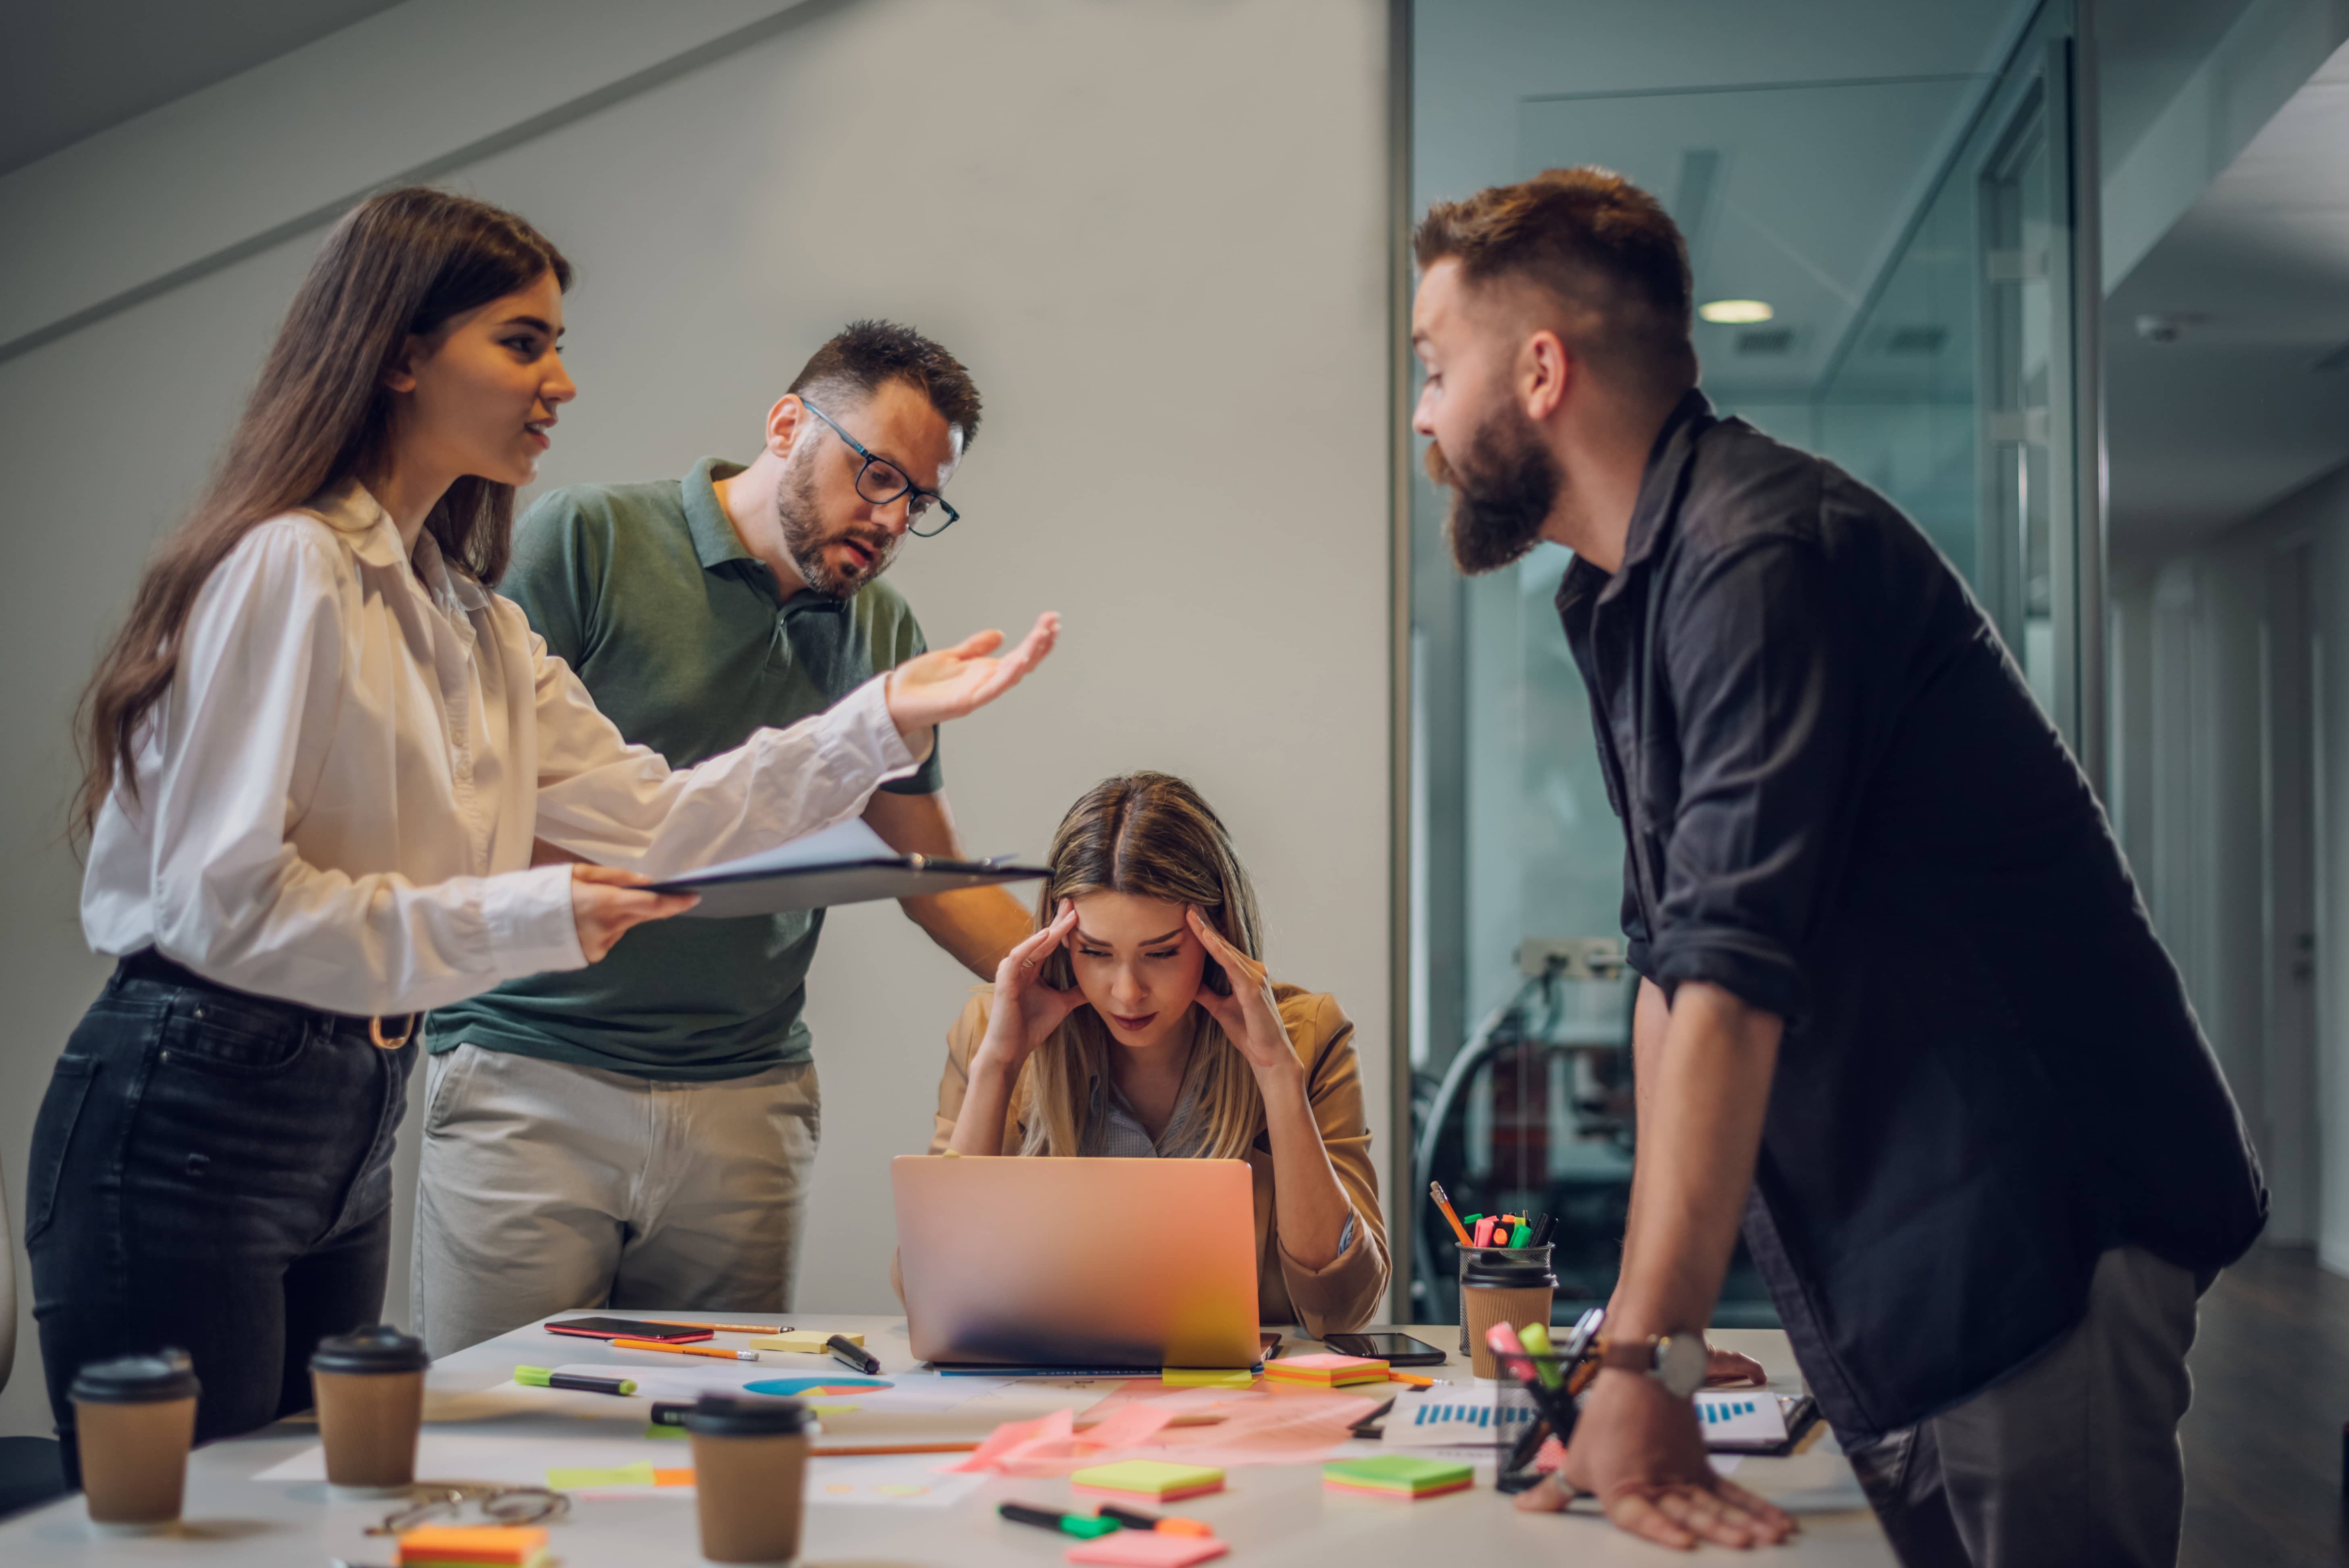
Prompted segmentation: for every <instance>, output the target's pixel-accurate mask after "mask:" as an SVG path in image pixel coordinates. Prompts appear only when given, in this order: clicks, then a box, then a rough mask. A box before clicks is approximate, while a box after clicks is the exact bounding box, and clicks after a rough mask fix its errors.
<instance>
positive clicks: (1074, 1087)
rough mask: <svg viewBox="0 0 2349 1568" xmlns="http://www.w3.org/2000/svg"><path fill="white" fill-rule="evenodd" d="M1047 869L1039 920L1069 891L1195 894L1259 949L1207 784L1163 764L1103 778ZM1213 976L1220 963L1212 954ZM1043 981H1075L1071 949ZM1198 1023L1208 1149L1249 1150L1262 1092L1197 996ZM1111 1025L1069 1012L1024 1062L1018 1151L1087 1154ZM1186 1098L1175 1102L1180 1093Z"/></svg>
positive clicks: (1233, 1155) (1234, 938) (1216, 918)
mask: <svg viewBox="0 0 2349 1568" xmlns="http://www.w3.org/2000/svg"><path fill="white" fill-rule="evenodd" d="M1046 863H1047V865H1048V866H1049V867H1050V871H1051V875H1050V877H1048V878H1046V879H1045V882H1044V887H1043V891H1042V892H1040V893H1039V894H1037V898H1036V921H1037V923H1038V924H1039V925H1043V924H1046V923H1050V920H1051V918H1052V915H1053V913H1054V912H1055V911H1057V910H1058V909H1059V908H1060V906H1061V900H1062V899H1064V898H1083V897H1085V896H1086V895H1087V894H1089V893H1096V892H1122V893H1130V894H1132V895H1133V896H1134V897H1136V898H1156V899H1164V900H1166V901H1167V902H1168V903H1186V904H1195V905H1197V906H1198V910H1199V913H1200V914H1201V915H1203V916H1205V917H1206V921H1207V923H1209V924H1210V925H1213V926H1214V927H1215V928H1216V930H1217V931H1219V932H1221V933H1222V934H1223V937H1224V940H1225V941H1226V942H1228V943H1230V944H1232V945H1233V946H1234V947H1237V948H1238V949H1239V950H1240V951H1241V952H1242V953H1245V954H1247V955H1248V956H1249V957H1251V958H1260V957H1262V956H1263V947H1262V938H1261V934H1260V932H1261V928H1260V927H1259V925H1258V923H1257V912H1256V892H1255V891H1254V890H1253V889H1251V888H1250V887H1249V886H1248V879H1247V870H1246V869H1245V868H1243V867H1242V866H1241V864H1240V860H1239V856H1238V855H1237V854H1236V853H1234V852H1233V851H1232V841H1231V836H1230V835H1229V834H1228V833H1226V831H1225V830H1224V824H1223V821H1222V820H1221V819H1219V818H1218V817H1216V813H1215V812H1214V811H1213V810H1210V809H1209V808H1208V806H1207V802H1206V800H1204V799H1200V797H1199V792H1198V791H1197V790H1196V789H1192V788H1191V786H1190V785H1188V784H1186V783H1185V782H1184V781H1183V780H1182V779H1177V778H1174V776H1172V775H1171V774H1165V773H1127V774H1122V775H1120V776H1119V777H1117V778H1114V779H1102V781H1101V782H1100V783H1098V784H1096V785H1094V786H1093V787H1092V789H1088V790H1086V791H1085V793H1084V796H1083V798H1082V799H1079V800H1078V801H1077V803H1076V804H1075V805H1073V806H1071V807H1070V808H1069V814H1068V815H1067V816H1065V817H1063V818H1061V825H1060V827H1059V829H1058V830H1055V831H1054V833H1053V834H1052V852H1051V854H1050V857H1049V859H1048V861H1047V862H1046ZM1207 963H1208V968H1209V971H1210V974H1211V975H1212V974H1214V973H1218V972H1219V971H1218V970H1217V968H1216V963H1215V960H1214V959H1212V958H1210V959H1209V960H1208V961H1207ZM1043 978H1044V980H1045V983H1046V984H1048V985H1052V986H1053V987H1055V988H1056V989H1059V990H1063V991H1065V990H1068V989H1069V988H1070V987H1071V986H1073V985H1075V984H1076V973H1075V971H1074V970H1073V969H1072V968H1071V965H1070V963H1069V950H1068V949H1067V948H1066V947H1057V948H1054V949H1053V950H1052V952H1051V953H1050V955H1048V956H1047V957H1046V958H1045V960H1044V967H1043ZM1192 1008H1193V1012H1194V1015H1195V1016H1194V1020H1193V1023H1194V1026H1195V1029H1196V1031H1197V1033H1196V1035H1195V1045H1194V1046H1193V1047H1192V1050H1191V1060H1190V1065H1189V1067H1188V1068H1187V1069H1186V1070H1185V1074H1184V1087H1185V1090H1187V1089H1188V1088H1189V1087H1190V1085H1191V1084H1192V1082H1193V1081H1194V1080H1196V1081H1197V1083H1198V1086H1199V1105H1200V1109H1201V1111H1202V1113H1203V1114H1204V1115H1205V1117H1206V1138H1205V1140H1204V1144H1203V1146H1202V1147H1201V1149H1200V1150H1199V1152H1200V1154H1201V1155H1202V1156H1203V1157H1205V1158H1207V1159H1210V1160H1238V1159H1242V1158H1245V1157H1246V1155H1247V1148H1248V1145H1249V1144H1250V1143H1251V1142H1253V1141H1254V1140H1255V1138H1256V1135H1257V1130H1259V1129H1261V1128H1262V1127H1263V1125H1264V1096H1263V1094H1262V1093H1261V1092H1260V1091H1259V1090H1258V1089H1257V1085H1256V1074H1255V1073H1254V1072H1253V1071H1251V1070H1250V1069H1249V1068H1248V1065H1247V1057H1243V1056H1241V1055H1240V1051H1239V1047H1237V1046H1235V1045H1233V1044H1232V1042H1231V1041H1230V1039H1229V1038H1228V1037H1226V1036H1225V1034H1224V1031H1223V1027H1222V1026H1220V1025H1218V1024H1217V1023H1216V1020H1215V1018H1214V1017H1213V1016H1211V1015H1210V1014H1209V1013H1208V1012H1207V1010H1206V1008H1204V1007H1201V1006H1199V1005H1198V1004H1197V1003H1193V1004H1192ZM1110 1049H1111V1045H1110V1038H1109V1030H1108V1028H1107V1026H1104V1025H1103V1024H1102V1021H1101V1018H1100V1017H1099V1016H1097V1015H1096V1014H1095V1013H1094V1012H1093V1010H1092V1008H1091V1007H1080V1008H1078V1009H1077V1010H1076V1011H1075V1012H1073V1013H1071V1014H1070V1015H1069V1016H1068V1018H1067V1019H1066V1021H1064V1022H1063V1023H1062V1024H1061V1026H1060V1027H1059V1028H1057V1029H1055V1030H1054V1031H1053V1032H1052V1034H1051V1037H1050V1038H1049V1039H1047V1040H1046V1041H1045V1042H1044V1043H1043V1044H1042V1045H1040V1046H1039V1047H1036V1051H1035V1054H1034V1055H1032V1056H1030V1057H1029V1058H1028V1063H1027V1065H1026V1066H1025V1067H1024V1068H1021V1069H1020V1073H1019V1084H1018V1086H1017V1087H1016V1088H1015V1089H1014V1091H1013V1094H1012V1101H1011V1102H1012V1105H1013V1106H1014V1108H1015V1109H1016V1111H1017V1114H1018V1116H1019V1120H1020V1121H1021V1122H1022V1123H1024V1124H1025V1129H1026V1131H1025V1135H1024V1136H1023V1138H1022V1139H1021V1142H1020V1149H1019V1152H1020V1153H1022V1154H1058V1155H1070V1154H1081V1153H1082V1152H1083V1151H1084V1148H1085V1140H1086V1138H1087V1136H1088V1134H1089V1133H1091V1132H1092V1125H1091V1121H1092V1109H1093V1096H1092V1085H1093V1083H1094V1081H1095V1080H1096V1079H1097V1078H1101V1077H1102V1075H1103V1074H1105V1073H1106V1072H1107V1071H1108V1070H1109V1052H1110ZM1178 1103H1179V1101H1178Z"/></svg>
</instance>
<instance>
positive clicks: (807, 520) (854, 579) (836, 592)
mask: <svg viewBox="0 0 2349 1568" xmlns="http://www.w3.org/2000/svg"><path fill="white" fill-rule="evenodd" d="M775 521H776V523H777V525H778V526H780V527H781V530H782V533H783V553H784V554H786V555H789V556H790V557H791V558H792V565H793V566H794V567H796V568H798V570H799V574H800V581H801V582H802V583H806V584H807V585H808V586H809V587H811V588H812V589H814V590H815V591H816V592H817V593H823V594H826V595H828V596H830V597H832V598H834V599H845V598H848V597H849V596H850V595H851V594H853V593H855V592H856V591H857V590H858V589H859V588H862V587H864V585H865V584H866V583H870V582H872V581H873V580H874V578H875V577H878V576H880V575H881V573H884V572H886V571H888V570H889V562H890V561H891V560H892V559H893V558H895V555H896V553H897V541H896V540H895V538H894V537H892V536H891V535H889V534H887V533H882V532H877V531H876V532H872V533H861V532H859V531H856V530H855V529H854V528H843V529H834V530H832V531H826V530H825V528H824V526H823V518H822V517H821V516H820V515H819V509H818V507H817V505H816V499H815V470H814V469H813V468H812V467H811V466H809V465H808V464H805V463H798V462H794V463H792V464H790V465H789V466H787V467H786V468H785V469H783V477H782V479H781V480H779V481H778V482H777V483H776V485H775ZM843 539H854V541H855V542H857V543H859V544H861V545H863V546H864V548H865V549H867V550H869V551H871V552H873V562H872V564H871V565H869V566H866V567H864V568H863V569H862V570H856V571H848V572H843V571H841V570H839V569H838V568H836V567H834V566H833V564H832V562H829V561H826V560H825V559H824V555H823V551H824V546H826V545H828V544H835V543H838V542H840V541H842V540H843Z"/></svg>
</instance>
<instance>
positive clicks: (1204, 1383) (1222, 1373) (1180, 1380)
mask: <svg viewBox="0 0 2349 1568" xmlns="http://www.w3.org/2000/svg"><path fill="white" fill-rule="evenodd" d="M1158 1380H1159V1381H1160V1382H1161V1383H1163V1384H1164V1385H1165V1386H1166V1387H1169V1388H1247V1387H1253V1386H1254V1385H1255V1383H1256V1374H1255V1373H1253V1372H1251V1371H1249V1370H1248V1369H1247V1367H1162V1368H1161V1369H1160V1370H1159V1373H1158Z"/></svg>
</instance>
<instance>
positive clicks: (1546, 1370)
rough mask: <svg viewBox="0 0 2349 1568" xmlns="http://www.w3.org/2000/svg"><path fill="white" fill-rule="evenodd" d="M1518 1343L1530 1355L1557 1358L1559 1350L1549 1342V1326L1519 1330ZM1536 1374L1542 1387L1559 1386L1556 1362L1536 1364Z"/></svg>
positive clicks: (1543, 1325)
mask: <svg viewBox="0 0 2349 1568" xmlns="http://www.w3.org/2000/svg"><path fill="white" fill-rule="evenodd" d="M1517 1343H1518V1344H1520V1345H1522V1346H1525V1347H1526V1351H1527V1353H1528V1354H1530V1355H1534V1356H1555V1355H1557V1349H1556V1348H1555V1347H1554V1346H1552V1345H1551V1344H1550V1342H1549V1326H1548V1325H1547V1324H1541V1323H1528V1324H1526V1326H1524V1327H1523V1328H1520V1329H1518V1330H1517ZM1534 1374H1535V1376H1537V1377H1539V1378H1540V1379H1541V1380H1542V1387H1545V1388H1555V1387H1557V1385H1558V1369H1557V1362H1555V1361H1537V1362H1535V1363H1534Z"/></svg>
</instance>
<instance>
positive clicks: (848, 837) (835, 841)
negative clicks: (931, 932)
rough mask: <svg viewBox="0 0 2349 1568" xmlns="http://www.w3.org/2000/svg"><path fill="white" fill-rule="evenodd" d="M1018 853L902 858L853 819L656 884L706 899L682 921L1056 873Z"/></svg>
mask: <svg viewBox="0 0 2349 1568" xmlns="http://www.w3.org/2000/svg"><path fill="white" fill-rule="evenodd" d="M1018 859H1019V857H1018V856H1016V855H996V856H993V857H991V858H989V859H987V860H983V861H949V860H941V859H939V858H937V857H936V856H934V855H901V854H899V853H897V852H896V851H895V850H892V849H891V848H890V847H889V846H888V845H886V844H885V843H883V842H882V841H881V837H880V835H879V834H877V833H875V832H874V830H872V829H870V828H868V827H866V826H865V825H864V823H863V822H862V821H860V820H857V819H855V818H854V817H852V818H850V819H849V820H846V821H844V822H835V823H833V825H832V826H831V827H829V828H824V829H821V830H817V831H815V832H812V833H809V834H806V835H805V836H803V837H801V838H797V839H793V840H792V841H790V842H789V843H785V844H779V845H777V846H776V847H775V848H773V849H771V850H765V851H761V852H760V853H758V854H755V855H744V856H743V857H742V858H741V859H740V860H732V861H720V862H719V863H718V864H717V865H713V866H704V867H702V868H701V869H700V870H699V871H695V872H683V873H681V874H680V875H678V876H674V877H671V878H669V879H668V880H667V881H666V882H655V883H653V884H652V891H653V892H690V893H698V894H699V895H700V897H701V902H700V903H698V904H696V905H694V906H693V907H692V908H691V909H689V910H688V911H686V912H685V914H684V915H683V916H681V917H680V918H683V919H697V918H698V919H702V920H739V919H740V918H741V917H742V916H744V915H751V914H778V913H782V912H783V911H785V910H793V909H828V908H830V907H831V906H832V905H833V904H838V903H869V902H871V901H873V900H875V899H885V898H920V897H922V896H924V895H926V894H928V893H937V892H954V891H956V890H957V889H958V888H967V887H987V886H990V885H992V884H994V883H996V882H1027V881H1033V880H1034V879H1036V878H1038V877H1042V876H1048V875H1050V872H1047V871H1046V870H1045V869H1044V868H1043V867H1041V866H1023V865H1018V864H1015V863H1013V862H1014V861H1017V860H1018Z"/></svg>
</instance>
